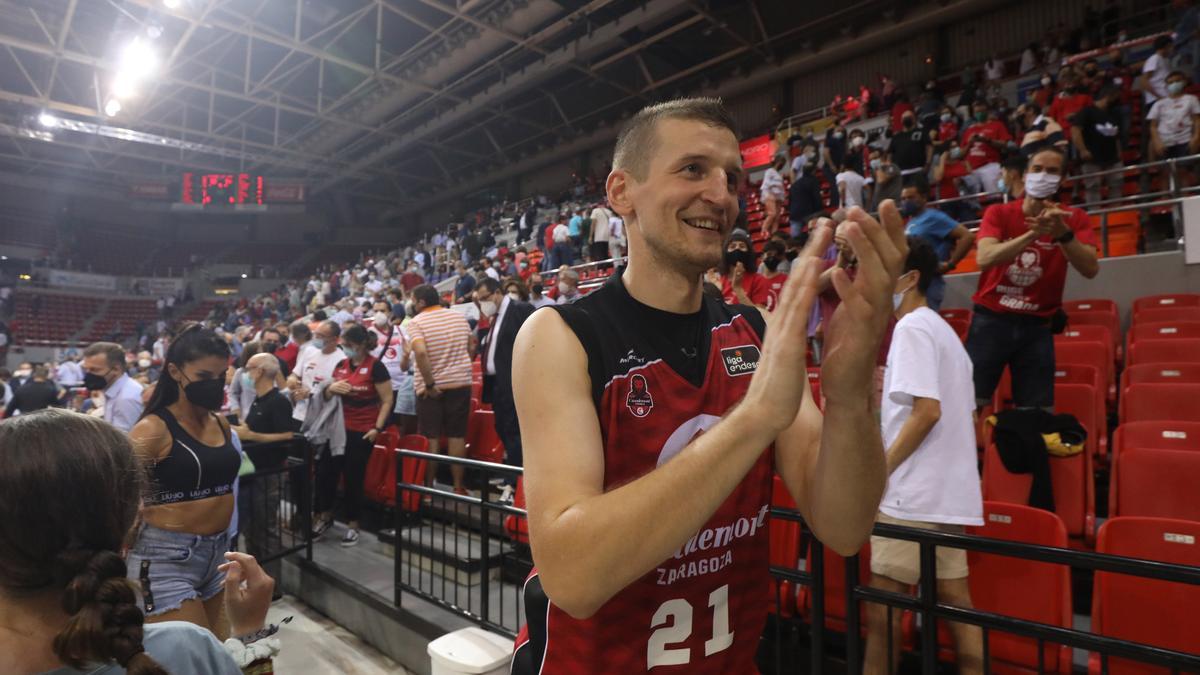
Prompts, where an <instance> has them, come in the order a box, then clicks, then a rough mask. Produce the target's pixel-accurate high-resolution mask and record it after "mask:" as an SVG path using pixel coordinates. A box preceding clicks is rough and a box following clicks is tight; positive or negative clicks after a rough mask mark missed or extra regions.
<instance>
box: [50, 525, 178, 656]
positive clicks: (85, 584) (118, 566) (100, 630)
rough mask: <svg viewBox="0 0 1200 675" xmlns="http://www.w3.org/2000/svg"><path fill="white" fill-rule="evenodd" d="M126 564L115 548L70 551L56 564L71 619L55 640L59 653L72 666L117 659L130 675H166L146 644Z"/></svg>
mask: <svg viewBox="0 0 1200 675" xmlns="http://www.w3.org/2000/svg"><path fill="white" fill-rule="evenodd" d="M125 570H126V567H125V561H124V560H123V559H122V558H121V556H119V555H117V553H116V552H114V551H111V550H88V549H68V550H65V551H62V552H60V553H59V554H58V556H56V558H55V560H54V569H53V574H54V578H55V582H57V583H59V584H63V585H64V590H63V595H62V608H63V611H65V612H66V613H67V615H68V616H70V619H69V620H68V621H67V625H66V627H65V628H63V630H62V632H60V633H59V634H58V635H56V636H55V637H54V644H53V647H54V653H55V655H56V656H58V658H60V659H62V662H63V663H64V664H66V665H68V666H71V667H72V668H83V667H85V666H86V665H87V664H94V663H102V662H105V661H108V660H110V659H111V660H113V661H116V662H117V664H119V665H120V666H121V667H122V668H124V669H125V671H126V672H127V673H129V675H167V671H166V670H164V669H163V667H162V666H160V665H159V664H158V662H157V661H155V660H154V659H153V658H151V657H150V656H149V655H147V654H146V652H145V648H144V647H143V646H142V635H143V630H142V629H143V623H144V621H145V617H144V615H143V614H142V610H141V608H140V607H138V596H137V592H136V591H135V590H134V586H133V582H132V581H130V580H129V579H127V578H126V577H125Z"/></svg>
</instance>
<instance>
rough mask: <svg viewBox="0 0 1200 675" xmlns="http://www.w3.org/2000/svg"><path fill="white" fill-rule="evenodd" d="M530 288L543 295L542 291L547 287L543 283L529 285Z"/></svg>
mask: <svg viewBox="0 0 1200 675" xmlns="http://www.w3.org/2000/svg"><path fill="white" fill-rule="evenodd" d="M529 290H530V291H532V292H533V293H534V294H535V295H541V294H542V291H543V290H545V287H544V286H542V285H541V284H533V285H532V286H530V287H529Z"/></svg>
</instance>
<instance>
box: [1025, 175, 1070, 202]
mask: <svg viewBox="0 0 1200 675" xmlns="http://www.w3.org/2000/svg"><path fill="white" fill-rule="evenodd" d="M1061 181H1062V176H1057V175H1055V174H1052V173H1046V172H1045V171H1038V172H1036V173H1027V174H1025V194H1027V195H1029V196H1030V197H1033V198H1034V199H1046V198H1047V197H1050V196H1051V195H1053V194H1054V193H1055V192H1058V184H1059V182H1061Z"/></svg>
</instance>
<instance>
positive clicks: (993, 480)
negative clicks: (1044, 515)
mask: <svg viewBox="0 0 1200 675" xmlns="http://www.w3.org/2000/svg"><path fill="white" fill-rule="evenodd" d="M1095 396H1096V394H1095V389H1094V388H1092V387H1090V386H1088V385H1084V384H1058V385H1055V386H1054V408H1055V410H1056V411H1057V412H1061V413H1069V414H1071V415H1074V416H1075V418H1076V419H1078V420H1079V423H1080V424H1081V425H1082V426H1083V428H1084V429H1086V430H1087V433H1088V441H1087V448H1086V449H1085V450H1084V452H1081V453H1079V454H1078V455H1072V456H1070V457H1053V456H1052V457H1050V481H1051V484H1052V485H1053V490H1054V507H1055V512H1056V513H1057V514H1058V516H1059V517H1060V518H1062V520H1063V523H1065V524H1066V526H1067V533H1068V534H1070V535H1071V536H1072V537H1077V538H1082V539H1083V540H1084V541H1087V542H1091V540H1092V537H1093V535H1094V534H1095V521H1096V504H1095V501H1096V496H1095V488H1094V485H1093V481H1092V455H1093V453H1094V452H1095V447H1096V445H1095V444H1096V437H1097V434H1098V433H1099V432H1098V431H1097V430H1098V429H1099V428H1100V427H1098V426H1097V421H1096V419H1095V411H1096V400H1095ZM1032 483H1033V476H1032V474H1016V473H1010V472H1009V471H1008V470H1007V469H1005V468H1004V463H1003V462H1002V461H1001V459H1000V454H999V452H998V451H997V450H996V445H995V443H989V444H988V445H987V448H986V449H985V450H984V455H983V498H984V499H985V500H987V501H996V502H1007V503H1009V504H1021V505H1025V504H1028V503H1029V487H1030V485H1031V484H1032Z"/></svg>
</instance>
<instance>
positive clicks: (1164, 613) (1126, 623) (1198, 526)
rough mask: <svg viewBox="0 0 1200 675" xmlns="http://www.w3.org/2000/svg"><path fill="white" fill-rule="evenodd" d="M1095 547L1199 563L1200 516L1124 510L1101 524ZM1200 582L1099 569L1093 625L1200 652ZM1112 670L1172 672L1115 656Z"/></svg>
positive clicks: (1101, 550) (1102, 550)
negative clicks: (1199, 611)
mask: <svg viewBox="0 0 1200 675" xmlns="http://www.w3.org/2000/svg"><path fill="white" fill-rule="evenodd" d="M1096 552H1097V553H1108V554H1112V555H1122V556H1128V557H1131V558H1142V559H1145V560H1155V561H1158V562H1167V563H1175V564H1179V565H1191V566H1200V522H1193V521H1185V520H1173V519H1169V518H1142V517H1136V516H1125V517H1120V518H1112V519H1111V520H1109V521H1107V522H1105V523H1104V526H1103V527H1101V528H1100V533H1099V536H1098V537H1097V540H1096ZM1197 606H1200V586H1195V585H1191V584H1182V583H1177V582H1171V581H1160V580H1158V579H1146V578H1144V577H1135V576H1130V575H1126V574H1115V573H1112V572H1096V577H1095V582H1094V587H1093V592H1092V631H1093V632H1095V633H1098V634H1100V635H1106V636H1109V637H1114V638H1119V639H1122V640H1131V641H1133V642H1142V643H1146V644H1151V645H1155V646H1158V647H1165V648H1167V649H1174V650H1177V651H1183V652H1190V653H1193V654H1194V653H1200V630H1196V607H1197ZM1108 667H1109V671H1108V672H1109V673H1112V674H1113V675H1123V674H1126V673H1128V674H1130V675H1133V674H1134V673H1136V674H1137V675H1143V674H1149V673H1164V674H1165V673H1167V672H1168V671H1167V670H1166V669H1165V668H1158V667H1152V666H1147V665H1144V664H1140V663H1134V662H1130V661H1126V660H1124V659H1117V658H1110V659H1109V660H1108Z"/></svg>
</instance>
